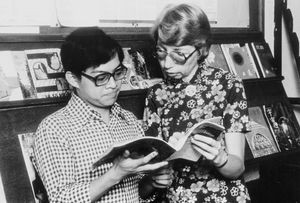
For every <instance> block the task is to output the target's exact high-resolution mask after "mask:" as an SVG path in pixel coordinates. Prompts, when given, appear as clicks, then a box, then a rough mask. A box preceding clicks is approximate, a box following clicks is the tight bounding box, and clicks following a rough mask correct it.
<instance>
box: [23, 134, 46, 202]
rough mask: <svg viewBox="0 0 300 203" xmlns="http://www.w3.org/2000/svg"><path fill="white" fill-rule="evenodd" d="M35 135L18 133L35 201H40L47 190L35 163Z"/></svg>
mask: <svg viewBox="0 0 300 203" xmlns="http://www.w3.org/2000/svg"><path fill="white" fill-rule="evenodd" d="M34 136H35V135H34V133H23V134H19V135H18V139H19V143H20V146H21V150H22V155H23V159H24V162H25V166H26V169H27V174H28V178H29V181H30V185H31V189H32V192H33V195H34V198H35V202H36V203H38V202H40V199H43V197H42V196H43V195H45V194H46V190H45V188H44V186H43V183H42V181H41V179H40V177H39V176H38V174H37V172H36V170H35V168H34V165H33V145H34Z"/></svg>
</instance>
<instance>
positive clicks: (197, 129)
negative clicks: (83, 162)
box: [93, 117, 224, 167]
mask: <svg viewBox="0 0 300 203" xmlns="http://www.w3.org/2000/svg"><path fill="white" fill-rule="evenodd" d="M223 131H224V127H223V125H221V117H215V118H211V119H206V120H203V121H201V122H199V123H196V124H195V125H194V126H193V127H192V128H190V129H189V130H188V131H187V132H186V133H185V136H183V137H182V138H180V139H179V140H178V141H177V142H176V143H172V144H170V143H168V142H166V141H164V140H162V139H160V138H157V137H149V136H147V137H138V138H135V139H132V140H126V141H124V142H120V143H115V144H113V145H112V146H111V147H110V148H109V149H108V150H106V152H104V153H103V154H102V156H101V157H99V159H98V161H97V162H95V163H94V165H93V166H94V167H97V166H99V165H101V164H104V163H107V162H112V161H113V160H114V159H115V158H116V157H118V156H120V155H121V154H122V153H124V151H125V150H129V152H130V154H131V158H137V157H140V156H145V155H148V154H149V153H151V152H153V151H157V152H158V155H157V156H156V157H155V158H154V159H153V160H152V162H158V161H163V160H175V159H186V160H189V161H194V162H196V161H198V160H199V158H200V157H201V154H200V153H199V152H198V151H196V150H194V148H193V147H192V143H191V135H193V134H202V135H206V136H210V137H213V138H215V139H216V138H217V137H218V136H219V135H220V134H221V133H222V132H223Z"/></svg>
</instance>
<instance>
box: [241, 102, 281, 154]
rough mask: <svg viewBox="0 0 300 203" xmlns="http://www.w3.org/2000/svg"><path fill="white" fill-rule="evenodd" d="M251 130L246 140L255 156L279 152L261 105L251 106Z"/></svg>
mask: <svg viewBox="0 0 300 203" xmlns="http://www.w3.org/2000/svg"><path fill="white" fill-rule="evenodd" d="M248 110H249V117H250V125H251V131H250V132H248V133H246V135H245V136H246V140H247V142H248V145H249V148H250V150H251V152H252V155H253V157H254V158H257V157H262V156H266V155H269V154H274V153H277V152H279V149H278V146H277V142H276V141H275V140H274V137H273V135H272V132H271V130H270V128H269V125H268V123H267V121H266V119H265V116H264V114H263V111H262V109H261V107H259V106H256V107H249V109H248Z"/></svg>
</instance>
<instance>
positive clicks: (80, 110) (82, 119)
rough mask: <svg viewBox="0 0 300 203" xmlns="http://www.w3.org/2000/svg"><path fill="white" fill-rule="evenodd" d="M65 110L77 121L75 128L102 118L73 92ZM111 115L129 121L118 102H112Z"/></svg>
mask: <svg viewBox="0 0 300 203" xmlns="http://www.w3.org/2000/svg"><path fill="white" fill-rule="evenodd" d="M66 108H67V110H68V113H69V116H70V118H71V119H73V120H74V121H75V123H77V126H74V127H77V128H82V127H83V126H84V125H86V124H87V123H88V122H89V121H90V120H91V119H99V120H102V118H101V115H100V114H99V113H98V112H97V111H95V110H93V109H92V108H91V107H90V105H89V104H87V102H85V101H84V100H82V99H81V98H80V97H78V96H77V95H76V94H75V93H72V96H71V99H70V100H69V102H68V105H67V107H66ZM110 110H111V116H113V117H116V118H118V119H122V120H126V122H129V120H130V119H129V118H128V116H127V114H126V113H125V112H124V110H123V109H122V107H121V106H120V105H119V104H118V103H114V104H113V105H112V107H111V109H110Z"/></svg>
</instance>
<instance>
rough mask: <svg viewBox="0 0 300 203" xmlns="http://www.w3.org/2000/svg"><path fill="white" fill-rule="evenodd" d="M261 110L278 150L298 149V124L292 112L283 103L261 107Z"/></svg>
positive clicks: (299, 142) (299, 141) (299, 140)
mask: <svg viewBox="0 0 300 203" xmlns="http://www.w3.org/2000/svg"><path fill="white" fill-rule="evenodd" d="M263 110H264V114H265V116H266V118H267V121H268V123H269V125H270V126H271V128H270V129H271V130H272V132H273V135H274V138H275V140H276V141H277V143H278V146H279V148H280V150H281V151H288V150H291V149H296V148H298V147H299V146H300V137H299V136H300V134H299V124H298V122H297V120H296V118H295V115H294V113H293V111H292V110H291V109H288V108H287V105H286V104H285V103H283V102H277V103H273V104H268V105H263Z"/></svg>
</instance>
